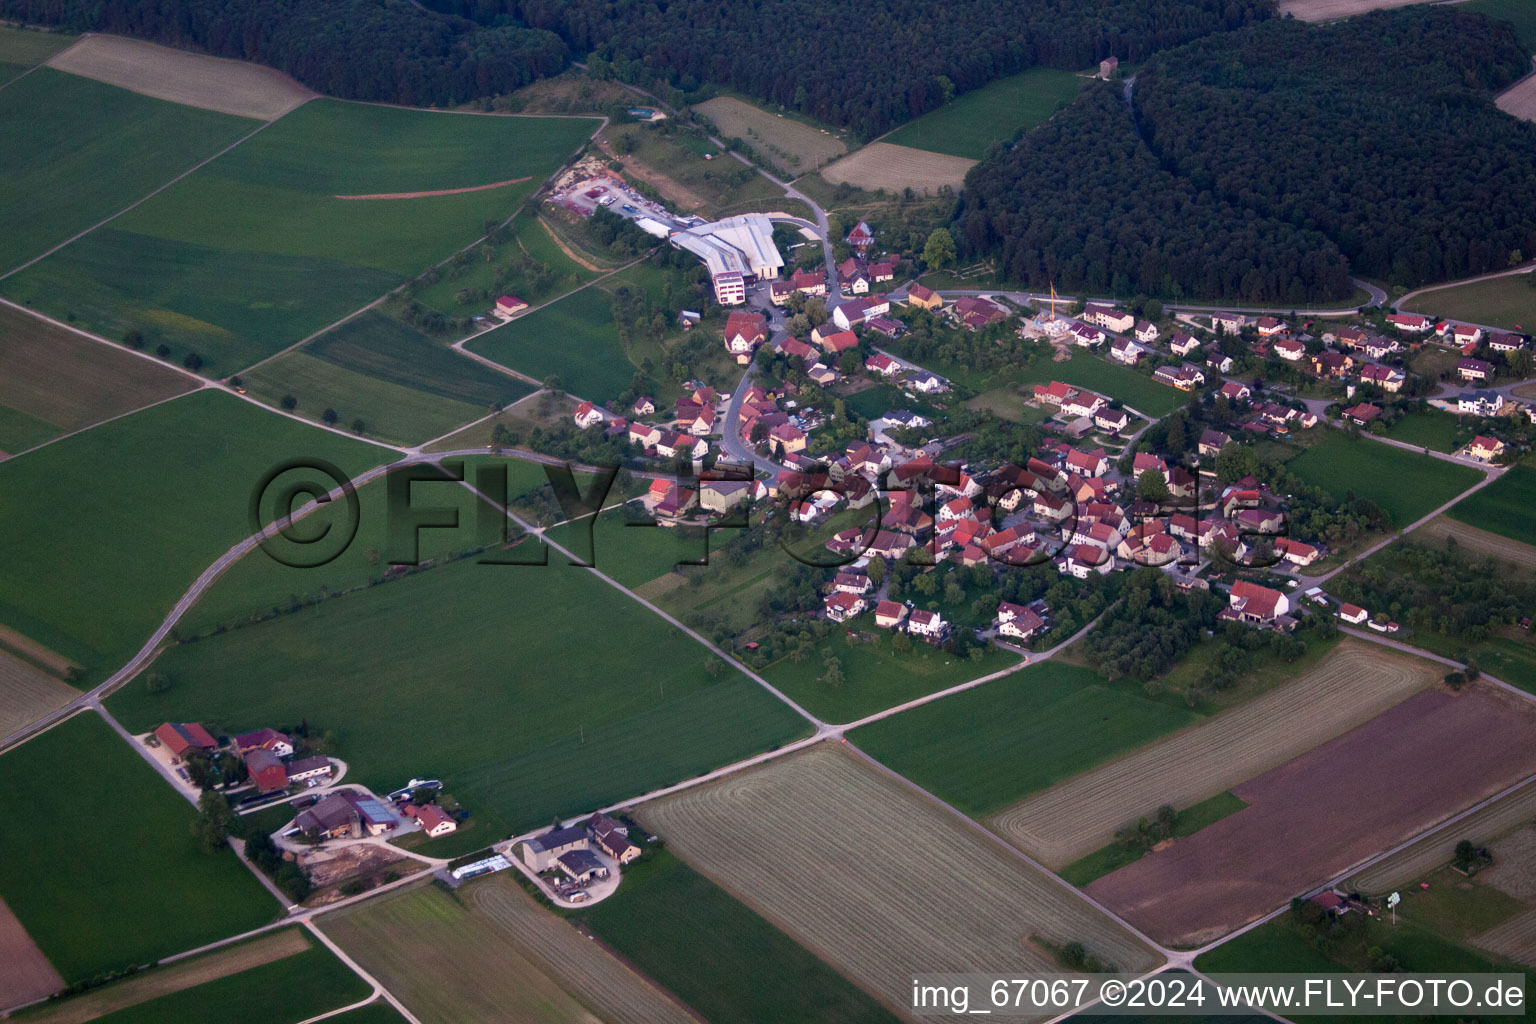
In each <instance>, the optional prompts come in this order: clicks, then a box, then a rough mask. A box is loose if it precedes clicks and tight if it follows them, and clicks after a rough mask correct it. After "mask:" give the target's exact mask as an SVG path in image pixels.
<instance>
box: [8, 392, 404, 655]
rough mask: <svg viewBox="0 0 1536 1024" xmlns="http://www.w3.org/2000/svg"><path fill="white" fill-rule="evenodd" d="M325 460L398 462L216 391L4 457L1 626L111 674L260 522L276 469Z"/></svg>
mask: <svg viewBox="0 0 1536 1024" xmlns="http://www.w3.org/2000/svg"><path fill="white" fill-rule="evenodd" d="M312 456H318V457H320V458H323V459H327V460H329V461H330V462H333V463H335V464H336V465H337V466H338V467H340V468H341V469H342V471H343V472H345V473H347V474H348V475H356V474H358V473H360V472H362V471H363V470H364V469H366V468H368V467H370V466H375V465H379V464H380V463H384V462H389V461H393V459H394V458H395V455H394V453H393V452H388V451H385V450H384V449H381V448H378V447H377V446H374V445H369V444H366V443H364V442H362V441H353V440H349V439H347V438H345V437H340V436H338V435H336V434H332V433H328V432H326V431H322V430H316V429H313V428H311V427H307V426H304V425H303V424H300V423H295V422H294V421H292V420H289V419H286V418H284V417H280V416H276V415H274V414H272V413H270V412H267V411H265V410H263V409H261V408H260V407H258V406H256V405H253V404H251V403H250V402H246V401H242V400H241V399H238V398H235V397H233V396H231V395H227V394H222V393H218V392H213V391H202V392H196V393H193V394H189V395H187V396H185V397H184V398H179V399H177V400H175V401H172V402H167V403H165V404H163V405H158V406H156V407H154V408H153V409H148V410H145V411H144V412H141V413H137V414H135V415H133V416H128V417H125V418H123V419H120V420H115V421H113V422H111V423H108V424H104V425H102V426H100V427H97V428H95V429H93V430H89V431H86V432H85V433H82V434H76V435H75V436H73V437H70V438H66V439H64V440H62V441H58V442H56V443H54V444H52V445H49V446H48V447H47V448H44V449H40V450H39V451H37V452H34V453H32V454H31V455H25V456H22V457H21V458H17V459H10V460H7V461H6V462H0V522H4V523H5V524H6V529H5V530H4V531H3V532H0V622H3V623H4V624H6V625H8V626H11V627H13V628H15V629H17V630H20V631H21V632H22V633H25V634H26V635H28V636H30V637H32V638H33V639H34V640H36V641H38V642H39V643H42V644H44V645H46V646H48V647H51V648H53V649H54V650H56V651H58V652H60V653H62V654H64V655H66V656H68V657H69V658H71V659H72V660H74V661H76V662H79V663H80V664H81V665H83V666H85V670H86V671H85V677H86V679H87V680H98V681H99V680H100V679H101V678H103V677H104V676H105V675H107V674H108V673H109V672H111V671H112V670H113V669H115V668H117V667H118V666H119V665H121V664H122V663H123V662H125V661H126V660H127V659H128V658H129V656H130V655H131V654H132V653H133V652H134V651H136V650H137V649H138V647H139V645H140V644H142V643H143V642H144V641H145V640H147V639H148V638H149V635H150V633H151V632H153V630H154V629H155V627H156V626H158V625H159V624H160V622H161V620H162V619H163V618H164V617H165V615H166V613H167V612H168V611H170V609H171V606H172V605H173V604H174V603H175V601H176V600H177V599H178V598H179V597H180V596H181V595H182V594H183V593H184V592H185V591H186V588H187V587H188V586H189V585H191V583H192V581H193V580H194V579H195V578H196V577H197V575H198V574H199V573H201V572H202V571H203V570H204V569H205V568H207V567H208V566H209V565H210V564H211V563H212V562H213V561H214V560H215V559H216V558H218V557H219V556H220V555H222V554H223V553H224V552H225V551H226V550H227V549H228V548H229V547H230V545H232V544H234V543H235V542H236V541H238V540H239V539H240V538H242V537H245V536H247V535H248V534H249V533H250V532H251V529H250V523H249V516H248V502H249V498H250V494H251V491H252V489H253V488H254V487H255V485H256V484H257V483H258V482H259V480H260V478H261V477H262V475H263V474H264V473H266V472H267V471H268V470H269V469H270V468H271V467H273V466H276V465H278V464H279V463H282V462H285V461H286V460H289V459H293V458H299V457H312ZM327 486H334V484H327Z"/></svg>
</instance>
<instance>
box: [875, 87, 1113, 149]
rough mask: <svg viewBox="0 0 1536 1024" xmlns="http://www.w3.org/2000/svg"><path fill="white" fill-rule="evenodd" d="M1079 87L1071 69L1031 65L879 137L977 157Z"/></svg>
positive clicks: (1031, 124)
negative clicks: (1060, 69) (1061, 69)
mask: <svg viewBox="0 0 1536 1024" xmlns="http://www.w3.org/2000/svg"><path fill="white" fill-rule="evenodd" d="M1082 88H1083V79H1081V78H1079V77H1078V76H1077V75H1076V74H1074V73H1073V72H1071V71H1059V70H1056V69H1054V68H1030V69H1029V70H1028V71H1024V72H1021V73H1019V74H1017V75H1010V76H1009V77H1007V78H1000V79H998V80H997V81H995V82H991V83H989V84H987V85H984V86H982V87H981V88H980V89H976V90H974V91H973V92H968V93H966V94H964V95H963V96H960V97H958V98H956V99H954V100H951V101H950V102H949V103H947V104H945V105H944V106H942V107H940V108H939V109H937V110H933V111H930V112H928V113H926V114H924V115H923V116H922V117H920V118H918V119H917V120H915V121H908V122H907V123H906V124H904V125H902V126H901V127H900V128H897V129H896V130H895V131H893V132H891V133H890V134H889V135H887V136H885V137H884V138H882V139H881V140H880V141H881V142H890V143H893V144H895V145H898V146H911V147H913V148H914V149H926V150H929V151H931V152H934V153H947V154H949V155H950V156H963V157H965V158H966V159H968V160H980V159H981V158H982V156H983V155H985V153H986V151H987V147H988V146H990V145H991V144H992V143H993V142H998V141H1007V140H1008V139H1010V138H1012V137H1013V133H1014V132H1016V131H1020V130H1024V131H1027V130H1029V129H1030V128H1033V127H1035V125H1037V124H1039V123H1040V122H1042V121H1044V120H1045V119H1046V118H1048V117H1050V116H1051V115H1052V114H1054V113H1055V112H1056V111H1057V110H1058V109H1059V108H1061V107H1063V106H1065V105H1066V104H1068V103H1070V102H1071V101H1072V97H1074V96H1076V95H1077V94H1078V92H1079V91H1081V90H1082Z"/></svg>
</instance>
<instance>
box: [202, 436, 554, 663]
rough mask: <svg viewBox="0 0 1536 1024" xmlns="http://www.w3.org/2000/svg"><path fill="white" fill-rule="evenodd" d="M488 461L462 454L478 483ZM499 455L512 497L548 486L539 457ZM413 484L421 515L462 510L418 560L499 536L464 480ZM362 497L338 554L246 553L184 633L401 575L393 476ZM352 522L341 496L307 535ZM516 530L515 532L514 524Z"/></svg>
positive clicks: (403, 540)
mask: <svg viewBox="0 0 1536 1024" xmlns="http://www.w3.org/2000/svg"><path fill="white" fill-rule="evenodd" d="M491 461H492V460H491V459H489V458H488V457H487V458H477V459H465V460H463V462H464V478H465V480H466V481H468V482H470V483H474V482H476V479H477V473H478V467H479V466H480V465H481V464H483V463H490V462H491ZM495 461H496V462H498V463H500V464H502V465H505V466H506V468H507V492H508V495H509V497H510V499H511V501H512V503H513V504H516V503H517V500H518V497H519V496H520V495H523V494H525V493H527V492H531V491H534V490H536V489H541V488H547V487H548V484H547V483H546V482H545V481H546V478H545V475H544V470H543V468H542V467H541V466H539V465H537V464H535V463H532V462H527V461H524V460H521V459H501V460H495ZM401 479H403V478H401ZM410 490H411V494H410V505H409V508H410V509H414V510H418V511H420V512H421V513H423V514H427V513H429V512H431V510H433V509H443V510H451V511H450V512H447V513H445V514H457V516H458V526H457V527H456V528H454V529H423V530H421V531H420V533H419V535H418V537H417V550H416V555H415V557H416V558H418V559H419V560H421V561H427V560H431V559H439V558H444V557H447V556H450V555H452V554H454V553H456V552H457V553H462V552H467V551H471V550H474V549H476V548H479V547H482V546H484V545H485V544H487V543H490V542H492V541H495V540H498V539H499V534H497V533H495V532H488V533H486V534H482V533H481V532H480V531H481V523H480V520H479V515H480V507H481V505H482V504H483V502H479V501H477V500H476V499H475V496H474V495H473V494H471V493H470V492H469V491H468V490H466V489H465V488H464V487H462V486H460V485H459V484H457V483H453V482H450V481H442V480H431V479H419V478H418V479H417V481H416V482H415V483H413V484H411V488H410ZM357 498H358V525H357V535H356V536H355V537H354V538H353V539H352V542H351V543H350V544H349V545H348V546H347V549H346V550H345V551H344V552H342V553H341V554H340V555H339V556H338V557H336V558H335V559H333V560H332V561H330V562H327V563H326V564H325V565H323V566H318V567H315V568H303V567H295V566H288V565H284V564H282V563H281V562H278V561H275V560H274V559H271V558H268V557H267V556H266V555H264V554H263V553H262V552H260V551H255V552H253V553H251V554H249V555H247V556H246V557H244V558H242V559H240V561H238V562H236V563H235V564H234V565H232V566H230V568H229V569H228V571H226V572H225V573H224V574H223V575H222V576H220V577H219V578H218V580H217V582H215V583H214V584H213V586H211V587H209V588H208V589H207V590H206V591H204V593H203V596H202V597H201V598H200V599H199V600H198V602H197V603H196V604H194V605H193V606H192V607H191V608H190V609H188V610H187V613H186V615H185V616H183V618H182V620H181V623H180V627H181V631H182V633H183V635H186V636H199V635H204V634H207V633H209V632H212V631H213V630H216V629H228V628H232V627H235V626H238V625H242V624H244V623H246V622H249V621H253V620H255V619H259V618H262V617H271V616H273V615H275V614H281V613H283V612H287V611H289V610H291V609H292V608H293V607H294V606H295V605H296V604H299V603H313V602H314V601H317V600H319V599H321V598H322V597H324V596H327V595H330V594H339V593H341V592H342V591H345V590H351V589H354V588H358V587H364V586H368V585H371V584H373V583H376V582H378V581H382V580H384V579H387V578H389V577H390V576H391V575H397V574H398V573H399V572H400V571H402V570H400V569H397V568H396V567H395V566H393V565H391V563H392V562H406V561H409V560H410V559H411V558H412V554H411V547H410V544H411V535H410V533H409V532H407V531H406V530H404V529H401V530H398V533H397V534H392V532H391V529H390V523H391V516H390V506H389V482H388V481H387V480H375V481H373V482H372V483H368V484H365V485H364V486H362V487H360V488H358V490H357ZM434 514H435V513H434ZM347 521H348V512H347V509H346V508H345V506H344V505H343V504H342V503H341V502H336V503H333V504H332V505H330V506H328V507H327V508H324V509H321V510H318V511H316V512H315V513H314V514H313V515H312V516H311V517H310V518H308V519H306V520H305V521H304V529H305V531H306V532H309V531H312V533H311V534H310V535H318V533H319V531H320V530H321V529H322V528H329V529H338V530H339V529H341V528H342V527H344V526H345V525H346V523H347ZM397 522H398V523H400V524H402V525H403V524H405V523H406V522H407V519H406V517H405V516H399V517H398V519H397ZM497 526H498V528H499V523H498V524H497ZM512 529H513V531H514V532H516V529H517V528H516V527H515V526H513V527H512ZM555 557H556V558H558V557H559V556H555ZM509 571H510V570H509Z"/></svg>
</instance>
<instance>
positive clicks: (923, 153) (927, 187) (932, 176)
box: [821, 142, 976, 192]
mask: <svg viewBox="0 0 1536 1024" xmlns="http://www.w3.org/2000/svg"><path fill="white" fill-rule="evenodd" d="M975 164H976V161H975V160H967V159H965V158H964V157H959V156H945V155H944V154H943V153H930V152H928V151H927V150H922V149H912V148H910V147H908V146H893V145H891V144H890V143H889V142H871V143H870V144H869V145H867V146H865V147H864V148H863V149H860V150H858V151H856V152H854V153H852V154H850V155H848V156H845V157H843V158H842V159H841V160H839V161H837V162H836V163H834V164H829V165H828V166H827V167H825V168H823V169H822V172H821V176H822V177H823V178H826V179H827V180H828V181H830V182H831V183H832V184H834V185H841V184H844V183H847V184H850V185H856V186H858V187H859V188H863V189H870V190H874V189H885V190H886V191H887V192H900V191H901V190H902V189H904V188H911V189H913V190H914V191H917V192H937V191H938V190H939V189H940V188H941V187H943V186H945V185H948V186H949V187H950V188H952V189H955V190H956V191H958V190H959V189H960V187H961V186H962V185H963V184H965V174H966V172H967V171H969V170H970V169H971V168H972V167H973V166H975Z"/></svg>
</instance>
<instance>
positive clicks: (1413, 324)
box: [1387, 313, 1434, 334]
mask: <svg viewBox="0 0 1536 1024" xmlns="http://www.w3.org/2000/svg"><path fill="white" fill-rule="evenodd" d="M1387 323H1389V324H1391V325H1392V326H1393V327H1396V328H1397V329H1398V330H1400V331H1407V332H1408V333H1410V334H1423V333H1424V332H1425V331H1427V330H1429V329H1430V327H1432V326H1434V325H1433V324H1432V323H1431V322H1430V319H1429V317H1427V316H1420V315H1419V314H1417V313H1388V314H1387Z"/></svg>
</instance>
